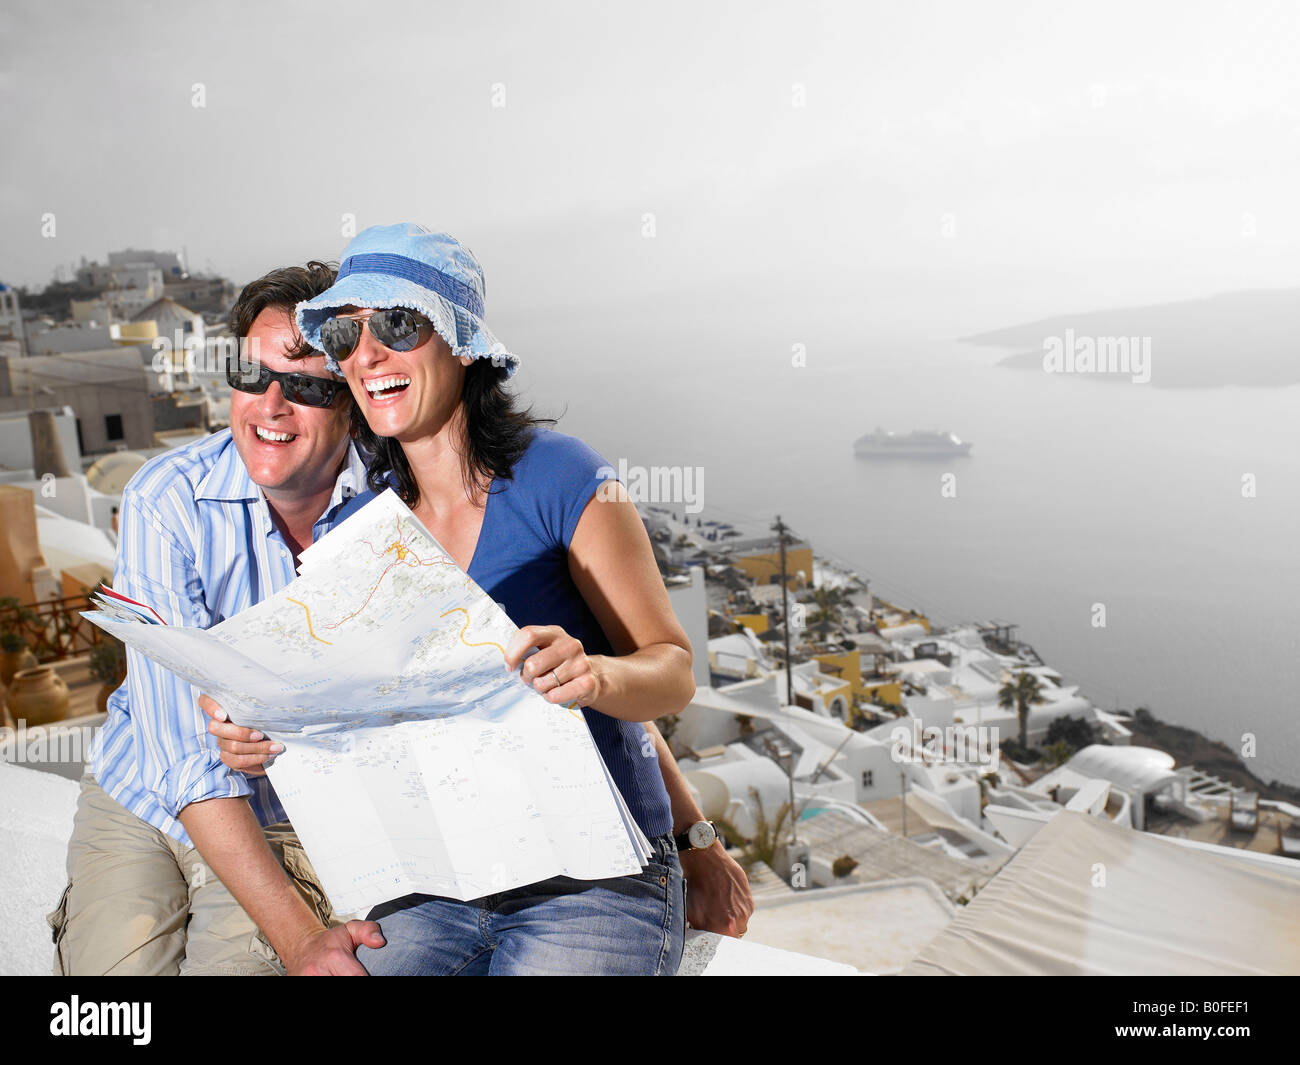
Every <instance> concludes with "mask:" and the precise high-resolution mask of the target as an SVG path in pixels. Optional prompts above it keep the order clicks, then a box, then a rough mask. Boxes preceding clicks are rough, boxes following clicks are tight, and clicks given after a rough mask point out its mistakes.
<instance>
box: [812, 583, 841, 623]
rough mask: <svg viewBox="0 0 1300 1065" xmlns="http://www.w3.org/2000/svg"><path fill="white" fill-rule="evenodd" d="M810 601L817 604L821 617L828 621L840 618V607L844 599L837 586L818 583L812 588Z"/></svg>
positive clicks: (836, 620)
mask: <svg viewBox="0 0 1300 1065" xmlns="http://www.w3.org/2000/svg"><path fill="white" fill-rule="evenodd" d="M812 601H813V602H814V603H816V604H817V609H818V611H819V612H820V614H821V616H822V619H824V620H826V621H830V622H838V621H839V620H840V607H841V606H843V604H844V599H843V594H842V593H841V592H840V590H839V589H838V588H835V587H831V586H829V585H825V584H822V585H819V586H818V587H816V588H814V589H813V590H812Z"/></svg>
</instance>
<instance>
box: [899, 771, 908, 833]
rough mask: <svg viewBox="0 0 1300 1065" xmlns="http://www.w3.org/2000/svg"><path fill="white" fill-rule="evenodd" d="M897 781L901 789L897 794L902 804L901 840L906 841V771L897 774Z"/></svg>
mask: <svg viewBox="0 0 1300 1065" xmlns="http://www.w3.org/2000/svg"><path fill="white" fill-rule="evenodd" d="M898 779H899V780H900V781H902V784H903V788H902V791H901V792H900V793H899V795H900V798H901V800H902V804H903V838H904V839H907V770H903V771H901V772H900V773H899V774H898Z"/></svg>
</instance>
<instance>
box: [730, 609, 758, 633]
mask: <svg viewBox="0 0 1300 1065" xmlns="http://www.w3.org/2000/svg"><path fill="white" fill-rule="evenodd" d="M731 620H732V621H734V622H735V623H736V624H737V625H744V626H745V628H747V629H752V630H753V633H754V635H755V636H757V635H759V634H760V633H763V632H767V615H766V614H734V615H733V616H732V619H731Z"/></svg>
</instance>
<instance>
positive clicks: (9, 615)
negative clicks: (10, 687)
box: [0, 596, 37, 684]
mask: <svg viewBox="0 0 1300 1065" xmlns="http://www.w3.org/2000/svg"><path fill="white" fill-rule="evenodd" d="M35 621H36V615H35V614H33V613H32V612H31V611H30V610H28V609H27V608H26V607H25V606H23V605H22V604H21V603H19V602H18V600H17V599H15V598H13V597H12V596H5V597H3V598H0V681H3V682H4V683H5V684H8V683H9V682H10V681H12V680H13V679H14V674H15V673H17V672H19V670H23V669H31V668H32V667H33V666H35V665H37V662H36V656H35V655H34V654H32V652H31V651H30V650H28V647H27V641H26V640H25V639H23V634H22V631H21V629H20V628H19V626H21V625H23V624H31V623H33V622H35Z"/></svg>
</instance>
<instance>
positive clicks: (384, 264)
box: [296, 222, 519, 376]
mask: <svg viewBox="0 0 1300 1065" xmlns="http://www.w3.org/2000/svg"><path fill="white" fill-rule="evenodd" d="M483 292H484V282H483V267H481V266H480V265H479V262H478V260H477V259H476V258H474V253H473V252H472V251H470V250H469V249H468V248H467V247H465V245H463V244H462V243H461V242H460V241H458V240H457V239H456V238H455V237H453V236H450V235H449V234H447V233H434V232H432V231H430V230H429V229H426V228H425V227H424V226H420V225H415V224H414V223H412V222H399V223H398V224H397V225H392V226H370V227H369V228H368V229H363V230H362V231H361V232H360V233H358V234H357V235H356V236H355V237H354V238H353V239H352V241H351V243H349V244H348V246H347V247H346V248H344V249H343V261H342V262H341V263H340V264H339V273H338V279H337V280H336V281H335V282H334V284H333V285H331V286H330V287H329V288H328V289H327V290H326V291H324V292H322V293H321V294H320V295H319V296H317V297H316V298H315V299H310V300H305V301H303V302H302V303H300V304H298V308H297V313H296V319H297V323H298V331H299V332H300V333H301V334H302V336H303V339H304V340H306V341H307V343H308V344H310V345H311V346H312V347H313V348H316V349H317V350H318V351H321V350H323V349H322V348H321V341H320V330H321V326H322V325H324V324H325V321H326V319H328V318H330V317H331V316H333V315H334V313H335V312H337V311H338V310H339V309H340V308H341V307H346V306H349V305H351V306H354V307H374V308H384V307H405V308H407V309H408V310H412V311H419V313H420V314H422V315H424V316H425V317H426V318H428V319H429V321H431V322H432V323H433V327H434V329H436V330H437V331H438V335H439V336H440V337H442V339H443V340H445V341H446V342H447V344H448V346H449V347H450V348H451V350H452V354H454V355H466V356H468V357H469V358H471V359H491V360H492V361H493V363H494V364H495V365H498V366H505V368H506V375H507V376H512V375H513V374H514V372H515V370H516V369H518V366H519V357H518V356H517V355H515V354H514V353H513V352H510V351H507V350H506V346H505V345H504V344H502V343H501V341H499V340H498V339H497V338H496V337H495V336H494V335H493V334H492V331H491V330H490V329H488V327H487V326H486V325H485V324H484V323H483ZM325 365H326V367H327V368H328V369H329V370H330V372H332V373H336V374H341V373H342V371H341V370H340V369H339V364H338V362H337V361H336V360H334V359H332V358H330V357H329V356H328V355H327V356H326V357H325Z"/></svg>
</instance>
